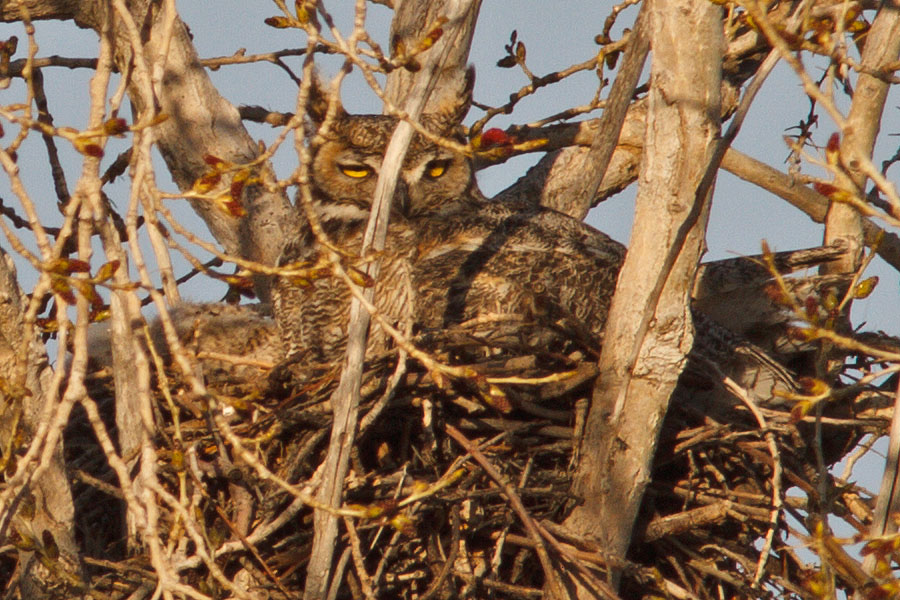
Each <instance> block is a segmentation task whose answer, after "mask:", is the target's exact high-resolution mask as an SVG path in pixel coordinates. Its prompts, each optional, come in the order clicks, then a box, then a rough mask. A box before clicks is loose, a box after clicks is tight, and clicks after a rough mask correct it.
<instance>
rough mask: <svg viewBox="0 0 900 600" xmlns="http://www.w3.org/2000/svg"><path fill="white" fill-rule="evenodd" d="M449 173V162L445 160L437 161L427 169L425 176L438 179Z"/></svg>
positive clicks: (429, 164)
mask: <svg viewBox="0 0 900 600" xmlns="http://www.w3.org/2000/svg"><path fill="white" fill-rule="evenodd" d="M446 172H447V161H445V160H435V161H432V162H430V163H428V165H427V166H426V167H425V174H426V175H427V176H428V177H430V178H431V179H437V178H438V177H440V176H441V175H443V174H444V173H446Z"/></svg>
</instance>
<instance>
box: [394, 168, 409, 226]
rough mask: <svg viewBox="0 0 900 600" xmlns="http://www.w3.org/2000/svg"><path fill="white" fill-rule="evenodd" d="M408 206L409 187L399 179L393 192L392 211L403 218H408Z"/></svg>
mask: <svg viewBox="0 0 900 600" xmlns="http://www.w3.org/2000/svg"><path fill="white" fill-rule="evenodd" d="M410 205H411V202H410V199H409V186H408V185H407V183H406V182H405V181H403V178H402V177H401V178H400V180H399V181H398V182H397V189H396V190H394V210H396V211H397V212H399V213H400V214H401V215H403V216H404V217H408V216H409V212H410V209H411V208H412V207H411V206H410Z"/></svg>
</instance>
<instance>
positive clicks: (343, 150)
mask: <svg viewBox="0 0 900 600" xmlns="http://www.w3.org/2000/svg"><path fill="white" fill-rule="evenodd" d="M316 94H322V92H321V90H319V91H317V92H316ZM314 96H315V94H314ZM310 104H311V106H310V110H309V116H310V119H311V121H312V123H313V125H314V126H315V127H316V129H317V131H318V133H319V134H320V135H317V136H316V138H315V142H314V144H313V148H312V149H313V163H312V175H313V183H314V185H315V191H316V196H317V199H319V200H320V201H321V202H323V203H328V204H331V205H334V204H338V205H344V206H345V208H347V209H351V208H357V209H361V210H360V212H368V210H369V208H370V207H371V205H372V199H373V198H374V195H375V183H376V181H377V180H378V174H379V172H380V170H381V161H382V159H383V158H384V153H385V150H387V145H388V143H389V142H390V139H391V135H392V134H393V132H394V128H395V127H396V125H397V119H396V118H395V117H391V116H385V115H351V114H349V113H347V112H346V111H345V110H344V109H343V108H342V107H341V106H340V105H338V106H337V107H336V111H334V108H333V109H332V110H333V111H334V113H333V114H334V117H333V118H332V119H326V114H327V108H328V102H327V99H326V97H325V96H324V95H321V96H319V97H318V98H317V97H314V98H313V100H312V101H311V103H310ZM468 107H469V100H468V99H467V98H464V99H462V100H460V101H459V102H458V103H457V104H455V105H454V106H452V107H447V108H446V109H444V110H440V111H438V112H435V113H430V114H426V115H423V117H422V119H421V123H422V125H423V126H424V127H425V129H427V130H428V131H429V132H431V133H433V134H434V135H435V136H438V137H440V138H445V139H451V140H454V141H456V142H461V143H464V140H463V138H462V136H461V134H460V131H459V123H460V121H461V119H462V117H463V116H464V115H465V112H466V111H467V110H468ZM326 120H327V121H328V126H327V127H325V128H322V127H321V125H322V124H323V122H325V121H326ZM475 189H476V188H475V178H474V172H473V168H472V161H471V160H470V159H469V158H468V157H467V156H465V155H464V154H462V153H460V152H457V151H456V150H453V149H452V148H449V147H448V146H445V145H441V144H438V143H435V142H433V141H431V140H429V139H427V138H426V137H425V136H423V135H421V134H419V133H416V134H415V135H414V136H413V139H412V142H411V143H410V145H409V150H407V153H406V158H405V159H404V161H403V168H402V170H401V172H400V179H399V180H398V182H397V191H396V193H395V197H394V201H393V209H394V210H395V211H396V212H398V213H400V214H403V215H404V216H407V217H416V216H422V215H435V214H440V213H441V212H447V211H448V210H451V209H452V208H453V207H456V206H458V205H459V203H460V202H466V201H467V199H468V198H470V197H471V195H472V194H473V193H476V194H477V191H475Z"/></svg>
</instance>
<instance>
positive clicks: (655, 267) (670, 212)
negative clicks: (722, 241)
mask: <svg viewBox="0 0 900 600" xmlns="http://www.w3.org/2000/svg"><path fill="white" fill-rule="evenodd" d="M646 8H648V9H650V17H651V18H650V25H651V38H650V39H651V48H652V53H653V62H652V71H651V90H650V102H649V108H648V116H647V134H646V140H645V144H644V148H645V151H644V157H643V162H642V164H641V175H640V180H639V186H640V187H639V188H638V198H637V208H636V215H635V223H634V228H633V229H632V234H631V247H630V248H629V250H628V255H627V257H626V259H625V263H624V265H623V267H622V271H621V273H620V275H619V283H618V286H617V291H616V295H615V297H614V299H613V303H612V307H611V310H610V316H609V321H608V324H607V329H606V334H605V340H604V352H603V354H602V357H601V359H600V376H599V378H598V385H597V387H596V389H595V390H594V395H593V399H592V406H591V408H590V412H589V415H588V419H587V425H586V430H585V435H584V438H583V440H582V446H581V454H580V456H581V462H580V464H579V465H578V468H577V472H576V476H575V481H574V486H573V487H574V491H575V493H576V494H577V495H578V496H579V497H581V498H583V499H584V504H582V505H581V506H579V507H578V508H577V509H576V510H575V511H574V512H573V514H572V515H571V516H570V518H569V519H568V520H567V522H566V525H567V526H568V527H570V528H571V529H572V530H574V532H576V533H577V534H579V535H584V536H588V537H592V538H595V539H597V540H598V541H599V542H600V546H601V547H602V548H604V549H606V550H607V551H608V552H609V553H610V555H611V556H612V557H614V558H622V557H624V556H625V553H626V551H627V549H628V545H629V542H630V540H631V531H632V527H633V524H634V520H635V517H636V515H637V512H638V508H639V506H640V502H641V499H642V496H643V492H644V489H645V488H646V485H647V483H648V482H649V480H650V472H651V466H652V460H653V456H654V452H655V448H656V441H657V437H658V434H659V431H660V427H661V425H662V421H663V417H664V416H665V414H666V409H667V406H668V402H669V397H670V395H671V393H672V391H673V389H674V387H675V383H676V382H677V380H678V376H679V375H680V373H681V370H682V368H683V367H684V364H685V356H686V354H687V352H688V351H689V350H690V348H691V344H692V341H693V332H692V327H691V319H690V309H689V305H688V297H689V293H690V289H691V285H692V282H693V276H694V272H695V270H696V265H697V262H698V260H699V258H700V255H701V253H702V251H703V248H704V246H703V239H704V233H705V226H706V220H707V214H708V203H707V198H706V197H697V186H698V184H699V182H700V180H701V179H702V177H703V175H704V172H705V171H706V168H707V165H708V163H709V159H710V156H711V153H712V150H713V146H714V143H715V141H716V138H717V136H718V133H719V115H720V114H721V113H720V95H719V90H720V84H721V79H720V78H721V60H722V52H723V47H724V44H723V38H722V22H721V12H720V9H719V8H718V7H717V6H715V5H714V4H711V3H709V2H704V1H703V0H682V1H677V2H662V1H659V0H651V1H650V4H648V5H647V7H646ZM579 593H580V597H585V598H587V597H591V592H590V591H587V590H580V592H579Z"/></svg>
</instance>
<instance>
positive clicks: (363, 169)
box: [338, 165, 372, 179]
mask: <svg viewBox="0 0 900 600" xmlns="http://www.w3.org/2000/svg"><path fill="white" fill-rule="evenodd" d="M338 168H339V169H340V170H341V173H343V174H344V175H346V176H347V177H352V178H354V179H362V178H364V177H368V176H369V175H370V174H371V173H372V169H370V168H369V167H367V166H365V165H338Z"/></svg>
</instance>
